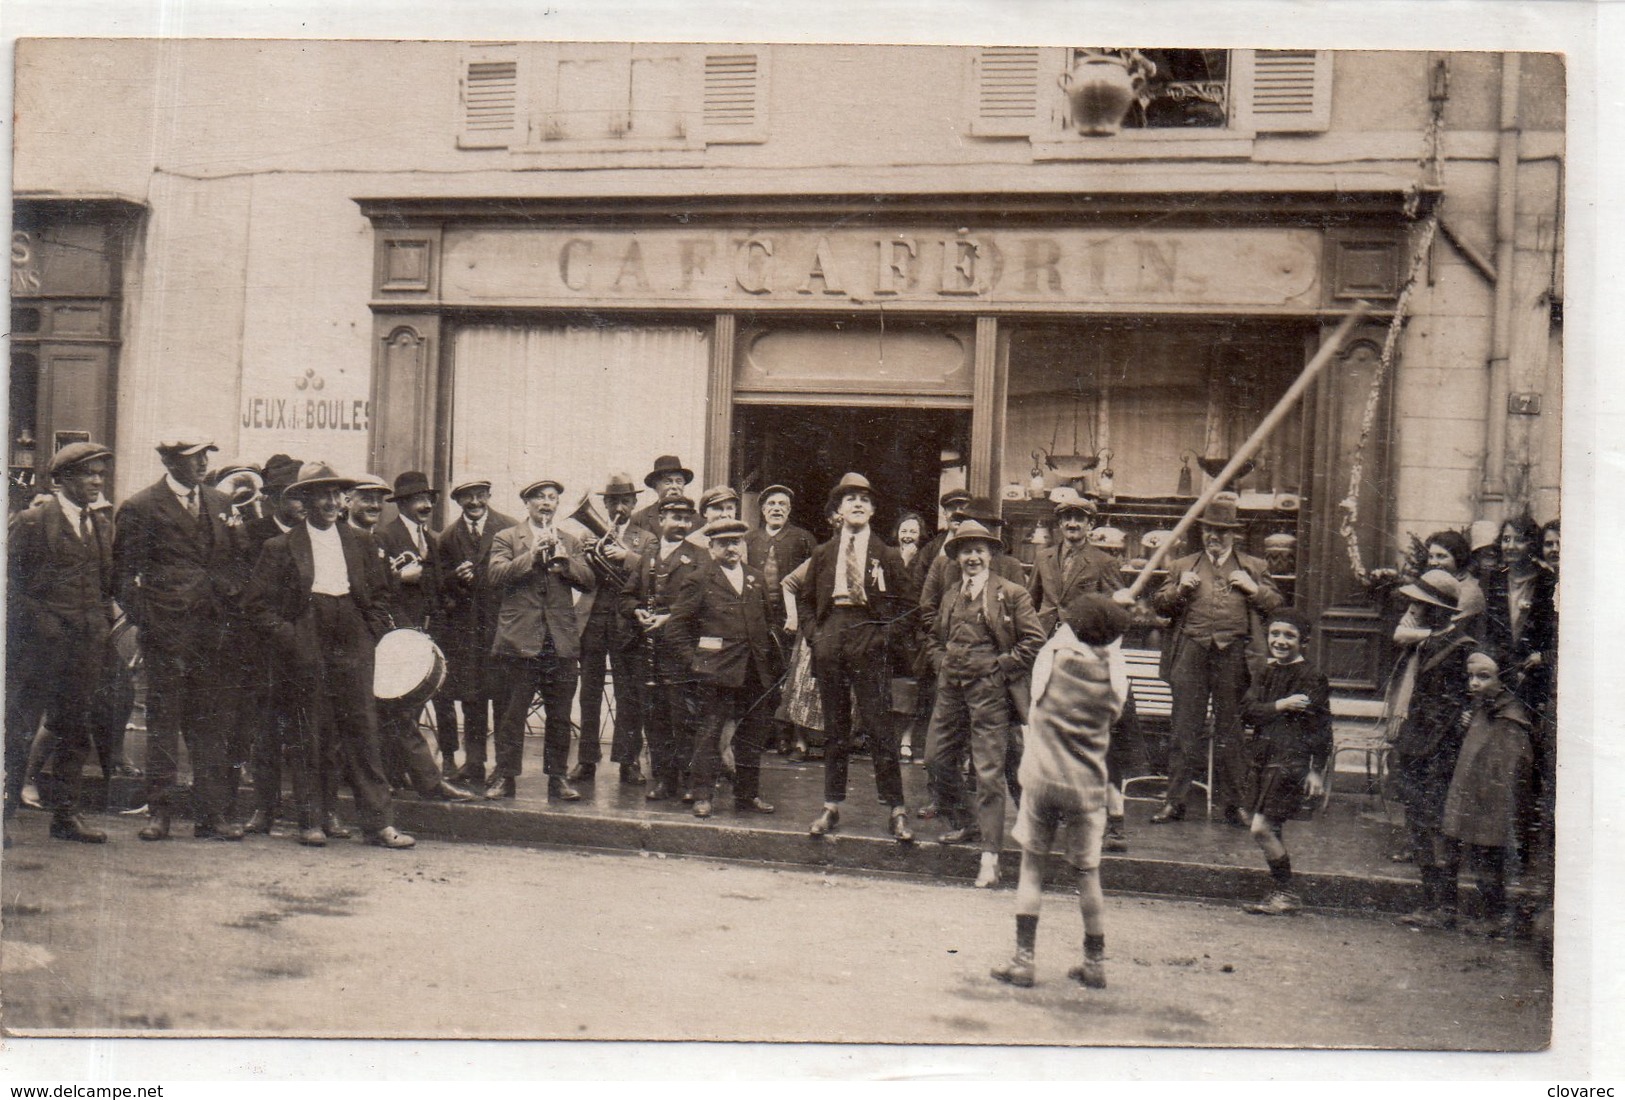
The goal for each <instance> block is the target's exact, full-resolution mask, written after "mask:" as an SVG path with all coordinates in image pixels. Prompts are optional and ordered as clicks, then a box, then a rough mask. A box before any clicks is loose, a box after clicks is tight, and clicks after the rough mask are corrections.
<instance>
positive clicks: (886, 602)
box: [796, 473, 914, 843]
mask: <svg viewBox="0 0 1625 1100" xmlns="http://www.w3.org/2000/svg"><path fill="white" fill-rule="evenodd" d="M824 510H825V512H826V513H829V512H833V513H835V515H836V516H837V517H838V519H839V521H840V529H839V531H838V532H837V533H836V535H835V537H834V538H832V539H830V540H829V541H827V542H825V543H823V544H822V545H820V546H819V547H818V548H817V549H816V550H814V551H813V554H812V557H811V558H809V559H808V573H807V583H806V584H804V585H802V586H801V590H800V592H799V593H798V594H797V597H796V603H797V608H796V616H797V620H798V622H799V624H800V628H801V629H802V630H805V631H808V632H809V641H810V643H811V647H812V664H813V674H814V676H816V677H817V679H818V693H819V700H820V702H821V703H822V704H823V708H824V727H825V734H826V735H827V738H828V743H827V745H826V746H825V750H824V809H823V812H822V813H821V814H819V815H818V817H817V819H816V820H814V821H813V823H812V825H811V826H810V827H809V829H808V832H809V833H811V835H813V836H823V835H824V834H826V833H828V832H829V831H830V830H832V829H834V828H835V827H836V826H837V824H838V823H839V822H840V818H841V803H842V802H844V801H845V800H846V776H847V759H848V757H849V756H850V755H851V752H852V706H853V702H854V700H856V704H857V708H858V712H859V721H860V722H861V724H862V728H863V729H865V730H867V731H868V733H869V737H870V747H871V750H872V753H873V757H874V767H875V788H876V790H877V792H878V793H879V795H880V801H881V802H882V803H884V804H885V805H886V806H888V807H889V808H890V825H889V831H890V833H891V835H892V836H893V837H895V838H896V839H897V840H898V841H899V842H901V843H908V842H910V841H912V840H913V839H914V834H913V833H912V832H911V831H910V830H909V828H908V813H907V809H906V808H905V806H904V804H903V773H902V768H901V766H900V764H899V762H898V757H897V741H898V733H897V730H896V729H894V728H893V724H892V723H891V721H890V711H891V690H890V688H891V670H890V667H889V662H888V660H887V652H888V649H889V644H888V643H889V640H890V633H891V631H892V630H893V629H894V624H895V623H896V622H897V621H898V620H899V618H900V617H901V616H902V615H903V614H904V612H905V611H906V610H907V608H906V606H905V601H904V600H903V598H902V597H903V594H904V593H905V592H906V591H907V584H908V582H907V580H906V579H905V577H904V575H903V562H902V559H901V558H899V557H898V556H897V551H896V550H894V549H892V548H891V547H889V546H887V545H886V544H885V543H883V542H881V541H880V537H879V536H878V535H876V534H875V533H874V531H873V530H872V529H871V528H870V526H869V521H870V520H871V519H872V518H873V517H874V512H875V490H874V486H872V485H871V484H869V479H868V478H866V477H864V476H863V475H862V474H857V473H847V474H843V475H842V477H841V480H840V481H839V482H838V483H836V485H835V487H834V488H833V489H832V490H830V494H829V500H828V502H827V503H826V505H825V508H824Z"/></svg>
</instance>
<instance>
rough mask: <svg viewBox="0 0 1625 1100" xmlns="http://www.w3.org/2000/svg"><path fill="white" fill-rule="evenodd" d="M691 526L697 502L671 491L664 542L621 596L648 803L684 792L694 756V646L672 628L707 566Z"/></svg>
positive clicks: (663, 509) (663, 503)
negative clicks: (638, 694) (630, 628)
mask: <svg viewBox="0 0 1625 1100" xmlns="http://www.w3.org/2000/svg"><path fill="white" fill-rule="evenodd" d="M693 524H694V502H693V501H692V500H689V499H688V498H687V497H686V496H684V495H683V494H682V492H681V490H678V491H675V492H674V491H670V490H668V491H667V493H666V495H665V496H664V497H662V498H661V500H660V542H659V543H658V544H657V545H656V546H655V547H654V548H652V549H651V550H650V551H649V553H647V554H645V555H644V556H643V558H642V559H641V560H640V561H639V562H638V564H637V567H636V568H635V569H633V570H632V572H631V574H630V576H628V577H627V580H626V585H625V586H624V587H623V588H622V589H621V613H622V614H623V615H625V616H626V617H628V618H630V619H631V620H632V621H633V622H634V623H635V624H636V625H637V629H638V640H637V642H636V643H635V644H636V645H637V647H638V648H639V649H640V650H641V651H642V654H641V656H640V657H639V661H640V662H641V663H642V669H643V672H644V687H645V693H644V711H643V718H644V731H645V732H646V733H647V735H648V738H649V771H650V773H651V774H650V777H649V779H650V783H649V789H648V791H647V792H646V793H645V795H644V797H645V798H646V799H647V800H649V801H650V802H659V801H662V800H664V799H668V798H673V797H676V795H677V794H678V792H679V791H683V790H684V789H685V782H684V778H685V777H684V772H685V770H686V769H687V767H688V765H689V761H690V759H691V757H692V756H693V751H694V716H693V711H692V707H693V696H692V691H691V684H692V681H693V668H692V662H693V657H694V654H693V642H692V640H691V639H690V637H689V635H688V632H687V630H685V629H684V628H683V624H681V623H675V622H673V621H672V609H673V608H674V607H675V605H676V603H677V600H678V598H679V597H680V596H681V595H682V593H683V591H684V589H685V587H686V586H687V585H688V583H689V582H690V580H691V579H692V578H693V577H694V575H695V574H696V573H697V572H698V571H699V569H700V567H701V565H702V564H703V562H704V556H703V555H701V553H700V552H699V550H698V549H697V548H696V547H695V546H694V544H693V543H691V542H689V541H688V539H687V535H688V532H689V529H690V528H691V527H692V526H693ZM689 794H690V797H692V792H689Z"/></svg>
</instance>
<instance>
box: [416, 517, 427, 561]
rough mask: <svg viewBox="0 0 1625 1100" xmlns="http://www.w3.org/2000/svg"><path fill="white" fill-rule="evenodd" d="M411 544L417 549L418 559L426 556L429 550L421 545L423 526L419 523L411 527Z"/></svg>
mask: <svg viewBox="0 0 1625 1100" xmlns="http://www.w3.org/2000/svg"><path fill="white" fill-rule="evenodd" d="M412 544H413V545H414V546H416V547H417V548H418V557H420V558H422V557H427V556H428V553H429V548H428V547H426V546H424V545H423V525H422V524H421V523H414V524H413V525H412Z"/></svg>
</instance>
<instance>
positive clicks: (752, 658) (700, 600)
mask: <svg viewBox="0 0 1625 1100" xmlns="http://www.w3.org/2000/svg"><path fill="white" fill-rule="evenodd" d="M748 530H750V527H749V526H748V525H747V524H746V523H745V522H744V521H743V520H738V519H716V520H712V521H711V522H710V523H708V524H706V525H705V528H704V530H703V532H702V533H703V534H704V535H705V537H706V549H707V551H708V553H709V554H710V560H709V561H707V562H706V563H704V564H703V565H701V566H699V567H698V569H697V570H696V572H695V574H694V576H693V578H692V579H691V580H690V582H689V583H688V584H687V585H686V586H685V587H684V588H683V590H682V591H681V592H680V593H679V594H678V596H677V602H676V603H675V604H674V605H673V607H672V613H671V621H672V624H673V625H674V626H675V627H676V629H677V630H679V631H680V632H682V633H683V634H685V635H686V636H687V637H689V638H691V639H692V640H693V643H694V657H693V664H692V666H691V667H692V669H693V673H694V678H695V681H696V689H695V696H694V698H695V704H694V716H695V720H696V724H695V732H694V753H693V756H692V757H691V759H690V763H689V770H690V772H691V773H692V775H693V780H694V788H693V790H694V816H695V817H710V816H711V799H712V795H713V794H714V793H715V791H716V786H717V776H718V775H719V774H720V772H721V768H722V729H723V726H724V725H725V724H726V723H727V721H728V720H729V719H730V718H731V719H733V720H734V721H735V722H737V723H738V725H737V728H736V730H735V732H734V738H733V752H734V811H735V812H736V813H751V814H770V813H772V812H773V805H772V804H771V803H769V802H765V801H763V799H762V798H761V774H762V768H761V760H762V741H763V735H764V734H765V732H766V730H767V724H768V718H769V717H770V716H771V714H772V713H773V712H772V710H771V708H770V706H769V701H770V697H771V694H772V688H773V685H774V684H775V683H776V682H777V681H778V678H779V673H780V671H781V669H782V666H783V660H782V658H781V657H780V655H779V646H778V642H777V640H776V639H775V638H774V637H773V633H772V629H771V627H770V626H769V624H770V622H771V621H772V620H771V615H772V605H773V604H774V603H777V602H781V601H779V600H776V599H775V598H774V597H775V596H776V595H777V594H778V592H777V590H776V589H773V588H770V587H769V586H768V584H767V582H766V580H765V579H764V578H763V577H762V575H761V574H760V573H758V572H757V571H756V570H755V569H753V568H751V567H750V566H749V565H746V564H745V561H744V556H745V545H744V540H745V532H747V531H748Z"/></svg>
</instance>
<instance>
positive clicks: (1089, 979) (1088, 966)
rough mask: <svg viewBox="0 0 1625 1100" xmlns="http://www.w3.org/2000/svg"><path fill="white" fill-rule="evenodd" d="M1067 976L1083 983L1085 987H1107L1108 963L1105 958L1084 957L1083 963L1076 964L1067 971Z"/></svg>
mask: <svg viewBox="0 0 1625 1100" xmlns="http://www.w3.org/2000/svg"><path fill="white" fill-rule="evenodd" d="M1066 976H1067V977H1069V978H1071V979H1072V980H1073V981H1075V982H1078V983H1080V984H1082V985H1083V987H1084V988H1085V989H1105V988H1106V963H1105V960H1103V959H1084V960H1083V965H1081V966H1074V967H1073V968H1072V969H1071V970H1068V971H1067V972H1066Z"/></svg>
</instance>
